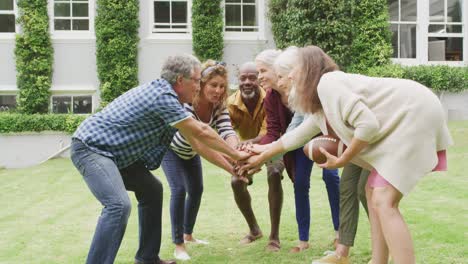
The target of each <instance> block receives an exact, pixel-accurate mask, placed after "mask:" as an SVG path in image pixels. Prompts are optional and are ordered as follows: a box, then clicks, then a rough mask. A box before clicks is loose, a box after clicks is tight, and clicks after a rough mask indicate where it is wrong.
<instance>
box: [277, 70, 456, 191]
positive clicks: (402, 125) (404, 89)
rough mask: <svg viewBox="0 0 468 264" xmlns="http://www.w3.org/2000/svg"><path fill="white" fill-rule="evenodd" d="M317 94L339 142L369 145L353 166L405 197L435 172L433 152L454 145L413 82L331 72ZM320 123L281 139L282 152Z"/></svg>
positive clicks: (435, 103)
mask: <svg viewBox="0 0 468 264" xmlns="http://www.w3.org/2000/svg"><path fill="white" fill-rule="evenodd" d="M317 89H318V94H319V98H320V101H321V103H322V107H323V115H325V116H326V118H327V120H328V122H329V124H330V127H331V128H332V129H333V130H334V131H335V133H336V134H337V135H338V137H339V138H340V139H341V140H342V141H343V142H344V143H345V144H346V145H349V143H350V142H351V139H352V138H353V137H356V138H358V139H361V140H364V141H367V142H369V145H368V146H367V147H366V148H365V149H363V150H362V151H361V153H359V154H358V155H357V157H356V159H355V160H353V162H355V161H359V160H361V161H363V162H364V164H363V163H360V164H358V165H360V166H363V165H364V167H365V168H368V169H369V166H370V167H372V168H374V169H376V170H377V172H378V173H379V174H380V175H382V177H384V178H385V179H386V180H387V181H389V182H390V183H391V184H392V185H393V186H394V187H395V188H397V189H398V190H399V191H400V192H401V193H403V194H407V193H409V191H411V189H412V188H413V187H414V186H415V185H416V183H417V181H418V180H419V179H420V178H421V177H422V176H424V175H426V174H427V173H429V172H431V171H432V169H433V168H434V167H435V166H436V164H437V161H438V158H437V151H439V150H444V149H447V147H448V146H449V145H451V144H452V139H451V136H450V133H449V131H448V127H447V124H446V121H445V117H444V114H443V109H442V105H441V103H440V101H439V99H438V98H437V96H436V95H435V94H434V93H432V91H430V90H429V89H428V88H427V87H425V86H423V85H421V84H419V83H417V82H414V81H410V80H403V79H393V78H372V77H367V76H363V75H357V74H347V73H344V72H340V71H335V72H330V73H327V74H324V75H323V76H322V78H321V80H320V82H319V85H318V88H317ZM317 122H318V123H317ZM320 123H321V121H320V114H314V115H310V116H307V118H306V119H305V120H304V122H303V123H302V124H301V125H300V126H299V127H297V128H296V129H295V130H294V131H291V132H289V133H287V134H285V135H284V136H283V137H282V138H281V140H282V143H283V146H284V147H285V148H286V149H288V150H289V149H294V147H297V146H300V145H301V144H304V143H305V142H307V140H306V138H308V139H310V136H311V135H312V136H313V135H315V134H317V133H318V132H317V131H319V130H320ZM317 124H319V125H317ZM322 126H323V123H322ZM355 163H359V162H355ZM365 164H368V165H367V166H366V165H365Z"/></svg>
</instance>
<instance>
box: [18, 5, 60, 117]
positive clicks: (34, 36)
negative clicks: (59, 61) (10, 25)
mask: <svg viewBox="0 0 468 264" xmlns="http://www.w3.org/2000/svg"><path fill="white" fill-rule="evenodd" d="M17 3H18V9H19V17H18V23H19V24H20V26H21V33H18V34H17V35H16V43H15V59H16V72H17V75H16V82H17V86H18V89H19V95H18V99H17V102H18V111H20V112H21V113H26V114H33V113H47V112H48V107H49V98H50V91H49V90H50V87H51V85H52V64H53V53H54V50H53V48H52V42H51V39H50V33H49V16H48V14H47V0H18V2H17Z"/></svg>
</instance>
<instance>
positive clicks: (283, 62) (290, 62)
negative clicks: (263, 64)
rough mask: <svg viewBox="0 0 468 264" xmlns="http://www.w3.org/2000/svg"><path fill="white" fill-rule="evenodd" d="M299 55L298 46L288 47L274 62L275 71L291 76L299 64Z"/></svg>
mask: <svg viewBox="0 0 468 264" xmlns="http://www.w3.org/2000/svg"><path fill="white" fill-rule="evenodd" d="M298 53H299V48H298V47H296V46H291V47H288V48H287V49H286V50H285V51H283V52H281V54H280V55H278V57H276V60H275V62H274V67H275V71H276V72H277V73H281V74H284V75H286V74H289V72H291V70H292V69H293V68H294V66H296V64H297V59H298Z"/></svg>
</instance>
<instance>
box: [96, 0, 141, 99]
mask: <svg viewBox="0 0 468 264" xmlns="http://www.w3.org/2000/svg"><path fill="white" fill-rule="evenodd" d="M138 3H139V2H138V0H128V1H120V0H98V1H97V11H96V12H97V16H96V21H95V29H96V60H97V71H98V78H99V81H100V84H101V85H100V91H101V102H102V103H103V104H104V105H105V104H107V103H109V102H111V101H112V100H114V99H115V98H116V97H118V96H119V95H121V94H123V93H124V92H126V91H127V90H129V89H131V88H133V87H135V86H137V85H138V61H137V56H138V42H139V37H138V28H139V26H140V22H139V17H138V10H139V4H138Z"/></svg>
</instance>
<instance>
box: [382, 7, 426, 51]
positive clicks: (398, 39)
mask: <svg viewBox="0 0 468 264" xmlns="http://www.w3.org/2000/svg"><path fill="white" fill-rule="evenodd" d="M416 6H417V7H418V6H419V3H418V1H416ZM419 16H420V15H419V10H418V9H417V8H416V20H414V21H406V20H402V19H401V0H398V20H396V21H395V20H390V21H389V23H390V26H393V25H396V26H397V27H398V28H397V48H398V50H397V55H398V57H397V58H393V59H406V60H413V59H416V58H417V57H418V53H419V52H418V48H417V47H418V42H419V40H418V31H419V30H420V29H419V27H418V17H419ZM402 25H414V26H415V27H416V48H415V53H416V58H400V53H401V42H400V41H401V35H400V26H402Z"/></svg>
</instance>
